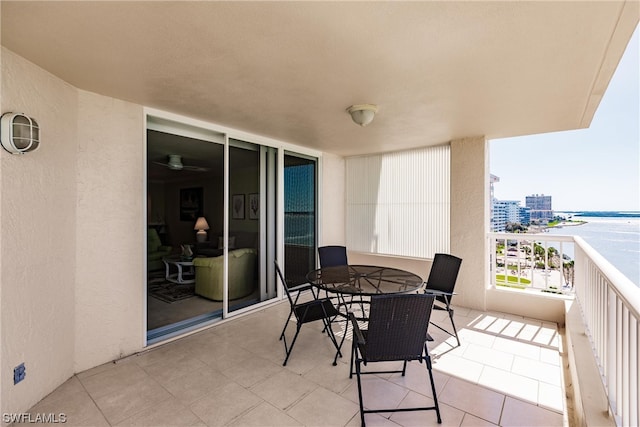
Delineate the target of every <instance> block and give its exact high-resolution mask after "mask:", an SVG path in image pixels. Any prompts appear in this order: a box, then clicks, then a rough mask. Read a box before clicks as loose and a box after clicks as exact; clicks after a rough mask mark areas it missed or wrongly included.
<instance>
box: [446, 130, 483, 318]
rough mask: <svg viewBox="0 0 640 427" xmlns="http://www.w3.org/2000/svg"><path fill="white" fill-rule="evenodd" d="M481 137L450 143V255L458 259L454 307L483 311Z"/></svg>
mask: <svg viewBox="0 0 640 427" xmlns="http://www.w3.org/2000/svg"><path fill="white" fill-rule="evenodd" d="M487 150H488V149H487V142H486V140H485V138H484V137H475V138H463V139H458V140H453V141H451V253H452V254H453V255H456V256H458V257H460V258H462V266H461V267H460V273H459V275H458V281H457V282H456V293H457V296H456V297H455V304H457V305H461V306H463V307H469V308H475V309H478V310H485V309H486V299H485V298H486V297H485V286H486V285H485V284H486V283H487V281H486V278H487V265H488V258H487V237H486V232H487V227H488V223H489V218H488V216H489V202H488V193H489V184H488V179H489V171H488V169H489V164H488V154H487Z"/></svg>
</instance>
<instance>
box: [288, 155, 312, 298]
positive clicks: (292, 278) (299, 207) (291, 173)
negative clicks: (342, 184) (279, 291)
mask: <svg viewBox="0 0 640 427" xmlns="http://www.w3.org/2000/svg"><path fill="white" fill-rule="evenodd" d="M316 166H317V163H316V159H313V158H307V157H303V156H301V155H294V154H291V153H286V154H285V156H284V254H285V255H284V256H285V280H286V281H287V285H288V286H296V285H299V284H302V283H306V281H307V279H306V274H307V273H308V272H309V271H311V270H313V269H315V266H316V247H317V238H316V223H317V212H316V211H317V209H316V204H317V202H316V181H317V176H316V174H317V172H316V171H317V167H316Z"/></svg>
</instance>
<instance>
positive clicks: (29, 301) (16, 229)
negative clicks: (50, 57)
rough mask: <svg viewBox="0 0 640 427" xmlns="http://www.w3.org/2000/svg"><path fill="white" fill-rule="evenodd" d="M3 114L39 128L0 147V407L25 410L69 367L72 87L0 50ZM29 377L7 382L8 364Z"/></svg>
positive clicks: (73, 161)
mask: <svg viewBox="0 0 640 427" xmlns="http://www.w3.org/2000/svg"><path fill="white" fill-rule="evenodd" d="M1 54H2V99H1V101H0V103H1V110H2V112H3V113H5V112H23V113H25V114H27V115H29V116H31V117H33V118H35V119H36V120H37V122H38V123H39V125H40V129H41V131H40V135H41V141H42V142H41V144H40V148H39V149H38V150H36V151H34V152H31V153H29V154H26V155H12V154H9V153H7V152H6V151H4V150H1V149H0V197H2V203H1V204H0V207H1V210H2V212H1V214H0V251H1V254H0V258H1V259H2V268H1V269H0V293H1V298H0V301H1V302H0V304H1V310H0V313H1V314H0V318H1V319H2V320H1V324H2V329H1V331H0V335H1V340H2V361H1V366H0V373H1V375H2V376H1V381H0V382H1V392H0V395H1V396H2V402H1V406H2V407H1V412H3V413H5V412H19V411H23V410H25V409H27V408H29V407H30V406H31V405H33V404H34V403H36V402H37V401H38V400H39V399H41V398H42V397H43V396H44V395H45V394H46V393H48V392H50V391H51V390H53V389H54V388H55V387H56V386H58V385H59V384H60V383H61V382H63V381H64V380H66V379H67V378H68V377H69V376H71V375H72V374H73V372H74V367H73V359H74V357H73V352H74V335H73V333H71V331H73V324H74V308H75V290H74V287H75V281H76V277H75V267H76V243H75V242H76V228H75V226H76V173H77V165H76V153H77V148H78V147H77V144H76V140H77V138H76V119H77V112H78V98H77V91H76V90H75V89H74V88H73V87H72V86H70V85H68V84H66V83H65V82H63V81H61V80H60V79H58V78H56V77H54V76H53V75H51V74H49V73H47V72H45V71H44V70H42V69H40V68H38V67H36V66H35V65H33V64H31V63H30V62H28V61H26V60H25V59H23V58H22V57H20V56H17V55H15V54H14V53H12V52H11V51H8V50H6V49H4V48H3V49H2V53H1ZM22 362H24V363H25V367H26V378H25V379H24V380H23V381H22V382H20V383H18V384H16V385H14V384H13V368H14V367H15V366H17V365H18V364H20V363H22Z"/></svg>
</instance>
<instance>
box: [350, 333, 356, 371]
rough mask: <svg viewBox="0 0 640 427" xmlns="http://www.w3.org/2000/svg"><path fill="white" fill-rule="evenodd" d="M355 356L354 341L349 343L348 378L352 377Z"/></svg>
mask: <svg viewBox="0 0 640 427" xmlns="http://www.w3.org/2000/svg"><path fill="white" fill-rule="evenodd" d="M355 357H356V343H355V341H354V342H353V343H352V344H351V361H350V362H349V379H351V378H353V363H354V361H355Z"/></svg>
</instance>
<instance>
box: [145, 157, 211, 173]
mask: <svg viewBox="0 0 640 427" xmlns="http://www.w3.org/2000/svg"><path fill="white" fill-rule="evenodd" d="M168 157H169V162H167V163H162V162H153V163H155V164H157V165H160V166H164V167H167V168H169V169H171V170H174V171H182V170H184V171H193V172H207V171H208V170H209V168H205V167H201V166H188V165H185V164H183V163H182V156H181V155H179V154H169V156H168Z"/></svg>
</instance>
